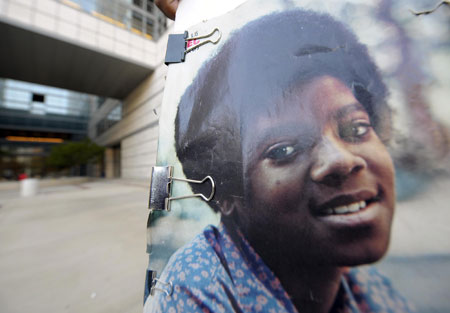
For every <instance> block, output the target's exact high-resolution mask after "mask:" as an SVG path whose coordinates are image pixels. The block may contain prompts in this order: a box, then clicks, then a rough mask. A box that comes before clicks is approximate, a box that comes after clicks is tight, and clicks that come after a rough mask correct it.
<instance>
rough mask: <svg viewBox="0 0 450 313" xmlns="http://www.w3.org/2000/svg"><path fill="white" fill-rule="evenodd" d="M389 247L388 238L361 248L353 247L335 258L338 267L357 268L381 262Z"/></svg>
mask: <svg viewBox="0 0 450 313" xmlns="http://www.w3.org/2000/svg"><path fill="white" fill-rule="evenodd" d="M388 247H389V238H387V239H385V240H383V241H381V242H377V243H372V244H367V245H361V247H354V248H352V249H349V250H350V251H341V252H342V253H340V256H337V260H336V261H337V264H338V266H342V267H346V266H358V265H367V264H373V263H375V262H378V261H379V260H381V259H382V258H383V257H384V256H385V255H386V252H387V250H388Z"/></svg>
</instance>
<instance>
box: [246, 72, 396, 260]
mask: <svg viewBox="0 0 450 313" xmlns="http://www.w3.org/2000/svg"><path fill="white" fill-rule="evenodd" d="M275 104H276V105H275V107H274V108H273V109H272V110H271V111H270V112H269V111H268V112H266V114H263V115H259V117H252V119H250V121H251V122H249V123H248V125H246V131H244V136H243V147H244V149H243V154H244V171H245V172H244V173H245V175H246V176H245V186H246V194H247V197H248V202H247V203H246V205H242V206H238V208H237V211H238V212H237V214H238V219H239V224H240V227H241V228H242V231H243V232H244V234H245V235H246V236H247V238H248V240H249V241H250V243H251V244H252V245H253V246H254V247H255V248H256V250H257V251H258V252H261V251H260V250H261V249H267V248H268V247H271V249H273V252H274V254H281V255H283V256H284V257H285V258H287V259H291V260H292V261H293V262H298V261H301V262H305V263H309V262H311V264H329V265H338V266H350V265H357V264H363V263H370V262H374V261H376V260H378V259H379V258H381V257H382V256H383V255H384V253H385V252H386V249H387V246H388V243H389V235H390V227H391V220H392V215H393V211H394V205H395V192H394V169H393V165H392V160H391V158H390V156H389V154H388V152H387V150H386V148H385V146H384V144H383V143H382V142H381V141H380V139H379V138H378V136H377V134H376V133H375V131H374V129H373V128H372V127H371V125H370V120H369V116H368V114H367V112H366V111H365V110H364V108H363V106H362V105H361V104H360V103H359V102H358V100H356V99H355V97H354V96H353V94H352V92H351V90H350V89H349V88H348V87H347V86H346V85H345V84H343V83H342V82H341V81H339V80H338V79H336V78H334V77H331V76H322V77H319V78H316V79H314V80H313V81H311V82H309V83H307V84H305V85H303V86H302V87H298V88H294V89H293V90H292V91H288V92H286V93H285V97H284V98H283V99H279V101H276V102H275Z"/></svg>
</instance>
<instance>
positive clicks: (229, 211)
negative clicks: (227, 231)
mask: <svg viewBox="0 0 450 313" xmlns="http://www.w3.org/2000/svg"><path fill="white" fill-rule="evenodd" d="M241 207H242V200H241V199H238V198H232V199H225V200H224V201H222V203H221V205H220V212H221V213H222V215H223V216H227V217H230V216H231V215H233V214H234V213H236V212H237V211H239V209H240V208H241Z"/></svg>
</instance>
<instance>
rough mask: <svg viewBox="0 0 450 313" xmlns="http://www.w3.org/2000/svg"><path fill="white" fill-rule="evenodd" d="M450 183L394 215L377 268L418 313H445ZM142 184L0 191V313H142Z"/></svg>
mask: <svg viewBox="0 0 450 313" xmlns="http://www.w3.org/2000/svg"><path fill="white" fill-rule="evenodd" d="M448 190H450V180H449V179H448V178H439V179H435V180H433V181H432V182H430V184H429V185H428V187H427V190H426V191H424V193H423V194H422V195H421V196H418V197H413V198H411V199H409V200H407V201H404V202H401V203H399V205H398V208H397V214H396V222H395V224H394V233H393V240H392V245H391V249H390V252H389V255H388V256H387V258H386V259H385V260H384V261H383V262H382V263H381V264H379V267H380V269H381V270H382V271H383V272H384V273H386V274H387V275H388V276H389V277H391V278H392V281H393V282H394V285H395V286H396V287H397V289H399V290H400V291H401V292H402V293H403V294H404V295H405V296H406V297H408V298H409V299H410V300H411V301H412V302H415V303H416V304H417V307H418V308H419V311H420V312H426V313H431V312H450V300H449V298H448V292H449V290H450V240H449V238H450V227H448V224H449V222H450V207H449V205H448V201H445V200H446V199H448V198H449V196H448ZM147 201H148V186H147V184H146V183H145V182H133V181H126V180H97V181H91V182H78V183H75V184H69V185H61V186H50V187H45V188H42V189H41V191H40V193H39V194H38V195H37V196H34V197H29V198H21V197H20V196H19V191H18V190H16V189H9V190H2V189H1V184H0V312H4V313H25V312H33V313H44V312H45V313H48V312H73V313H75V312H76V313H78V312H84V313H94V312H95V313H103V312H105V313H106V312H108V313H115V312H117V313H131V312H142V297H143V286H144V274H145V269H146V266H147V260H148V259H147V255H146V253H145V248H146V221H147V215H148V210H147V208H146V205H147Z"/></svg>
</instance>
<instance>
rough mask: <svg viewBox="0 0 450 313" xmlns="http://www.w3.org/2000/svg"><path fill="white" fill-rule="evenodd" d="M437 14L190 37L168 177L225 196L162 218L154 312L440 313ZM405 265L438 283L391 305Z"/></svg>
mask: <svg viewBox="0 0 450 313" xmlns="http://www.w3.org/2000/svg"><path fill="white" fill-rule="evenodd" d="M186 5H187V4H186ZM433 5H435V3H434V2H430V1H425V0H424V1H415V2H408V1H393V0H377V1H363V0H353V1H317V0H316V1H311V0H307V1H288V0H286V1H283V0H279V1H256V0H249V1H244V2H243V3H242V4H241V5H239V6H237V7H235V8H233V9H232V10H230V11H228V12H226V13H224V14H222V15H220V16H215V17H213V18H210V19H207V20H203V21H202V22H200V23H198V24H196V25H193V26H190V27H189V28H187V29H185V30H186V31H187V38H186V39H185V40H186V47H187V48H188V49H190V48H192V49H191V50H190V51H188V52H187V53H185V55H184V61H180V62H176V63H173V64H170V65H168V66H169V68H168V73H167V78H166V87H165V92H164V99H163V105H162V109H161V114H160V120H159V132H160V135H159V146H158V159H157V165H158V166H161V167H163V166H171V167H173V173H172V174H173V177H175V178H182V179H190V180H200V181H201V180H202V179H204V178H205V177H207V176H210V177H211V178H212V180H213V182H214V184H213V185H212V184H211V182H210V181H208V180H207V181H205V182H204V183H202V184H197V183H188V182H183V181H178V180H173V181H171V191H172V193H171V196H173V197H182V196H186V195H193V194H197V195H198V194H202V195H206V197H207V196H208V195H209V194H211V195H212V192H211V189H213V192H214V194H213V196H212V199H210V200H209V199H208V200H209V201H205V199H202V197H198V196H197V197H195V198H187V199H179V200H173V201H170V211H166V210H164V209H162V210H151V213H150V217H149V223H148V233H149V238H148V241H149V243H148V252H149V255H150V257H149V270H151V271H154V272H155V273H156V274H155V275H156V276H155V277H154V278H155V279H150V284H149V286H150V288H149V290H148V293H149V294H150V295H149V296H148V298H147V300H146V301H145V307H144V311H145V312H416V311H418V312H441V311H439V308H438V307H436V306H434V307H433V304H430V302H431V300H429V299H432V298H433V295H435V296H436V297H438V298H439V297H443V294H442V292H444V293H445V292H447V290H448V289H446V288H445V286H447V287H448V280H449V273H448V271H442V270H441V267H442V266H441V265H439V264H441V263H439V262H440V261H439V260H440V259H439V255H445V253H448V251H450V244H449V242H448V237H445V236H444V234H446V233H445V231H446V229H448V226H446V224H447V222H448V219H447V220H445V213H443V212H445V211H446V210H448V209H449V208H450V207H449V205H448V201H449V196H448V192H447V190H448V188H449V187H450V179H449V176H448V170H449V168H450V167H449V163H450V162H449V160H450V159H449V151H450V150H449V149H450V130H449V127H450V107H449V105H448V99H450V76H449V74H448V73H449V72H448V69H449V65H450V54H449V50H450V41H449V38H450V37H449V27H448V26H449V17H450V15H449V14H450V11H449V10H448V9H449V8H448V7H446V6H443V7H441V8H438V9H437V10H436V11H434V12H430V13H429V14H420V13H419V12H420V11H421V10H425V9H427V8H429V7H433ZM181 13H182V12H181ZM176 23H177V20H176V21H175V24H176ZM180 33H182V32H180ZM203 35H208V36H207V37H204V36H203ZM202 36H203V37H204V38H202ZM207 40H210V41H211V42H205V41H207ZM202 42H204V44H202ZM169 48H170V47H169ZM156 183H157V182H156V181H153V182H152V186H153V184H156ZM152 188H153V187H152ZM151 196H155V195H151ZM447 216H448V214H447ZM413 256H414V257H413ZM408 257H410V259H413V260H414V261H411V262H406V261H405V262H404V261H402V260H406V259H408ZM402 262H403V263H402ZM408 266H410V267H409V268H410V272H409V273H411V272H414V271H415V270H414V269H427V274H425V272H422V273H421V272H420V271H415V272H416V274H417V276H416V277H414V276H411V277H408V279H407V281H410V284H417V286H416V287H415V288H416V289H414V288H411V287H410V289H408V290H406V289H407V288H406V289H405V288H403V289H402V288H397V285H398V284H397V281H396V278H399V279H400V280H402V281H403V282H404V281H405V280H406V279H405V278H404V277H400V276H401V275H400V273H401V270H402V268H405V269H407V268H408ZM398 270H399V271H398ZM441 274H442V275H441ZM424 277H425V278H424ZM446 284H447V285H446ZM400 285H402V284H400ZM403 285H404V283H403ZM426 286H434V287H431V289H429V288H426ZM442 286H443V287H442ZM420 287H422V289H421V288H420ZM150 289H152V290H150ZM442 289H443V290H442ZM405 291H406V292H405ZM433 292H434V293H433ZM440 292H441V293H440ZM414 293H416V294H420V296H418V298H416V297H415V296H414V298H411V295H414ZM416 300H418V302H419V303H416V302H417V301H416ZM427 301H428V302H427Z"/></svg>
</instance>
